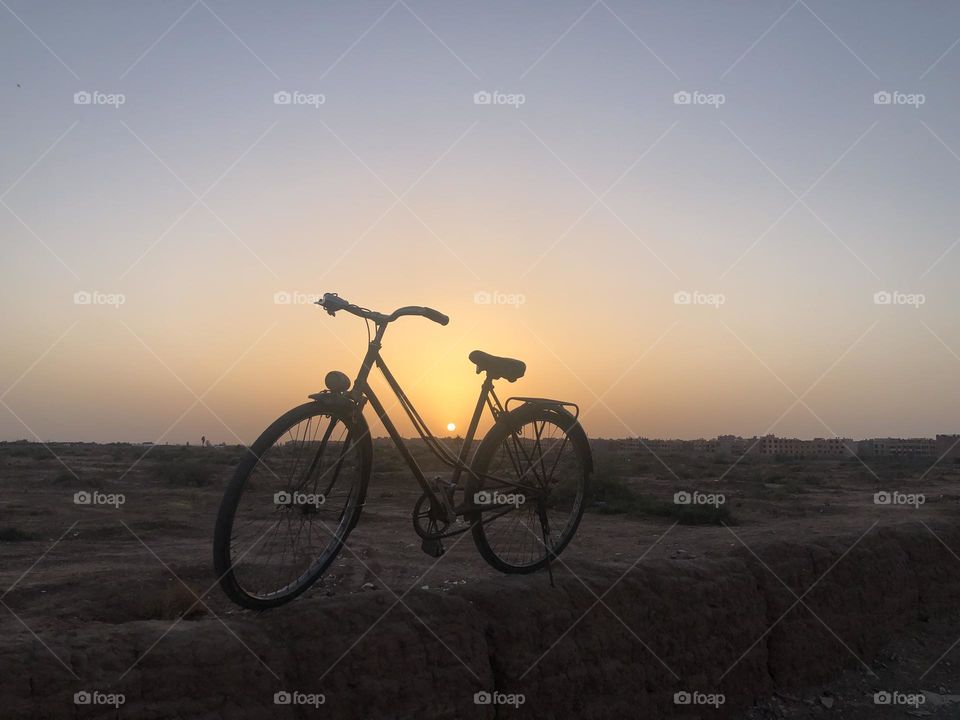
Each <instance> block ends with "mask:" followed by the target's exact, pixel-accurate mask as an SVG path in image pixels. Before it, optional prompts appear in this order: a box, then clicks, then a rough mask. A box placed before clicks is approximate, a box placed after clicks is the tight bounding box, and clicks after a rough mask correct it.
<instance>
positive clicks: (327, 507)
mask: <svg viewBox="0 0 960 720" xmlns="http://www.w3.org/2000/svg"><path fill="white" fill-rule="evenodd" d="M316 304H317V305H320V306H321V307H323V308H324V309H325V310H326V311H327V312H328V313H329V314H330V315H334V314H336V313H337V312H340V311H344V312H347V313H350V314H352V315H356V316H357V317H361V318H363V319H364V320H365V321H367V330H368V336H369V337H368V340H369V342H368V346H367V352H366V355H365V356H364V359H363V362H362V364H361V366H360V370H359V371H358V373H357V376H356V379H355V380H354V381H353V387H352V389H351V383H350V379H349V377H347V375H345V374H344V373H342V372H339V371H336V370H334V371H331V372H329V373H328V374H327V376H326V386H327V389H326V390H324V391H323V392H319V393H316V394H313V395H310V396H309V397H310V402H308V403H304V404H303V405H300V406H298V407H295V408H293V409H292V410H290V411H289V412H287V413H285V414H284V415H282V416H281V417H280V418H279V419H277V420H276V421H275V422H274V423H273V424H272V425H270V427H268V428H267V429H266V430H264V431H263V433H262V434H261V435H260V437H259V438H258V439H257V440H256V442H254V444H253V445H252V446H251V447H250V448H249V449H248V451H247V452H246V453H245V455H244V458H243V459H242V461H241V462H240V464H239V465H238V466H237V470H236V472H235V474H234V477H233V479H232V480H231V482H230V484H229V485H228V487H227V489H226V492H225V494H224V497H223V500H222V502H221V505H220V512H219V514H218V516H217V524H216V530H215V533H214V566H215V569H216V573H217V576H218V577H219V578H220V585H221V587H222V588H223V590H224V592H225V593H226V594H227V595H228V596H229V597H230V598H231V599H232V600H233V601H234V602H236V603H237V604H239V605H242V606H244V607H249V608H256V609H266V608H271V607H276V606H278V605H282V604H283V603H286V602H289V601H290V600H292V599H293V598H295V597H297V596H298V595H300V594H301V593H303V592H304V591H305V590H307V588H309V587H310V586H311V585H312V584H313V583H315V582H316V581H317V580H318V579H319V578H320V577H321V576H322V575H323V573H324V572H325V571H326V570H327V568H329V567H330V564H331V563H332V562H333V561H334V559H335V558H336V557H337V554H338V553H339V552H340V550H341V549H342V548H343V545H344V543H345V541H346V539H347V536H348V535H349V534H350V531H351V530H352V529H353V528H354V527H355V526H356V524H357V521H358V520H359V519H360V513H361V511H362V510H363V506H364V503H365V498H366V493H367V485H368V483H369V481H370V475H371V472H372V466H373V443H372V440H371V437H370V429H369V427H368V425H367V422H366V420H365V419H364V417H363V409H364V407H365V405H366V403H367V402H369V403H370V405H371V407H372V408H373V410H374V412H375V413H376V414H377V417H379V419H380V421H381V423H382V424H383V426H384V428H385V429H386V431H387V433H388V434H389V436H390V438H391V439H392V440H393V442H394V444H395V445H396V447H397V450H398V451H399V453H400V455H401V457H402V458H403V459H404V460H405V461H406V464H407V465H408V466H409V468H410V472H412V473H413V476H414V478H415V479H416V481H417V483H418V484H419V485H420V487H421V488H422V490H423V494H422V495H421V496H420V498H419V499H418V500H417V502H416V505H415V506H414V510H413V526H414V529H415V531H416V532H417V534H418V535H419V536H420V537H421V538H422V545H421V547H422V549H423V551H424V552H426V553H427V554H429V555H431V556H433V557H439V556H440V555H442V554H443V552H444V549H443V539H444V538H448V537H452V536H454V535H459V534H460V533H464V532H467V531H472V533H473V540H474V543H475V544H476V546H477V549H478V550H479V551H480V554H481V555H482V556H483V558H484V559H485V560H486V561H487V562H488V563H490V565H492V566H493V567H495V568H497V569H498V570H500V571H502V572H505V573H530V572H534V571H536V570H539V569H541V568H543V567H546V568H547V569H548V570H549V569H550V562H551V560H552V559H554V558H556V556H557V555H559V554H560V552H562V551H563V549H564V548H565V547H566V546H567V544H568V543H569V542H570V540H571V538H572V537H573V535H574V533H575V532H576V530H577V526H578V525H579V523H580V518H581V516H582V515H583V508H584V497H585V494H586V488H587V483H588V482H589V481H590V476H591V473H592V471H593V458H592V454H591V451H590V444H589V441H588V440H587V436H586V433H585V432H584V431H583V428H582V427H581V425H580V423H579V422H578V419H577V418H578V415H579V408H578V407H577V406H576V405H575V404H574V403H570V402H564V401H560V400H550V399H546V398H531V397H512V398H509V399H507V401H506V402H505V403H501V402H500V399H499V398H498V397H497V394H496V392H495V391H494V387H493V383H494V381H495V380H499V379H504V380H507V381H509V382H515V381H516V380H518V379H519V378H521V377H523V375H524V373H525V372H526V365H525V364H524V363H523V362H521V361H520V360H514V359H512V358H505V357H497V356H495V355H488V354H487V353H484V352H481V351H479V350H475V351H474V352H472V353H470V357H469V359H470V360H471V361H472V362H473V363H474V364H475V365H476V369H477V373H478V374H479V373H481V372H482V373H485V377H484V380H483V384H482V385H481V387H480V396H479V398H478V399H477V404H476V407H475V408H474V411H473V416H472V418H471V420H470V425H469V427H468V428H467V432H466V436H465V437H464V440H463V443H462V445H461V447H460V450H459V453H458V454H456V455H454V454H453V453H452V452H450V450H448V449H447V448H446V447H445V446H444V445H443V444H442V443H441V442H440V441H439V440H437V438H436V437H434V435H433V434H431V432H430V430H429V429H428V428H427V426H426V424H425V423H424V421H423V419H422V418H421V417H420V414H419V413H418V412H417V411H416V409H415V408H414V407H413V404H412V403H411V402H410V399H409V398H408V397H407V396H406V394H405V393H404V391H403V389H402V388H401V387H400V385H399V383H398V382H397V380H396V379H395V378H394V377H393V374H392V373H391V372H390V370H389V369H388V368H387V366H386V363H384V361H383V358H382V357H381V356H380V349H381V343H382V340H383V336H384V333H385V332H386V329H387V326H388V325H389V324H390V323H392V322H394V321H395V320H397V319H399V318H401V317H406V316H411V315H418V316H421V317H425V318H428V319H429V320H432V321H433V322H436V323H439V324H440V325H446V324H447V323H448V322H449V318H448V317H447V316H446V315H444V314H442V313H440V312H438V311H437V310H433V309H431V308H427V307H414V306H409V307H402V308H399V309H398V310H396V311H394V312H393V313H391V314H389V315H385V314H383V313H379V312H374V311H372V310H367V309H365V308H361V307H358V306H357V305H353V304H351V303H348V302H347V301H346V300H344V299H343V298H341V297H339V296H338V295H336V294H335V293H326V294H325V295H324V296H323V299H322V300H320V301H318V302H317V303H316ZM371 323H372V324H373V326H374V328H375V331H374V332H372V333H370V324H371ZM374 366H376V367H377V368H379V370H380V371H381V373H382V374H383V377H384V378H385V379H386V381H387V383H388V384H389V386H390V388H391V389H392V390H393V392H394V394H395V395H396V397H397V401H398V403H399V404H400V405H401V406H402V407H403V409H404V411H405V412H406V414H407V416H408V417H409V419H410V421H411V422H412V423H413V426H414V428H415V429H416V430H417V433H418V434H419V435H420V437H421V438H422V439H423V441H424V443H425V444H426V446H427V448H429V450H430V451H431V452H432V453H433V454H434V455H435V456H436V457H437V458H438V459H439V460H440V461H441V462H442V463H444V464H445V465H447V466H449V467H450V468H451V469H452V475H451V477H450V479H449V480H441V479H440V478H439V477H438V478H434V479H432V480H427V478H426V477H425V475H424V473H423V470H422V469H421V468H420V466H419V464H418V463H417V461H416V460H415V459H414V457H413V455H412V454H411V452H410V450H409V449H408V447H407V445H406V443H405V442H404V439H403V438H402V437H401V436H400V434H399V432H398V431H397V428H396V426H395V425H394V424H393V422H392V421H391V419H390V417H389V416H388V415H387V411H386V409H385V408H384V406H383V403H382V402H381V401H380V399H379V398H378V397H377V396H376V394H375V393H374V392H373V389H372V388H371V387H370V385H369V384H368V383H367V378H368V376H369V374H370V371H371V369H372V368H373V367H374ZM511 403H517V406H516V407H514V408H513V409H511V408H510V405H511ZM485 407H486V408H488V409H489V410H490V412H491V414H492V416H493V419H494V422H493V426H492V427H491V429H490V430H489V431H488V432H487V434H486V435H485V436H484V438H483V439H482V440H481V441H480V443H479V445H478V447H477V450H476V452H475V453H474V454H473V457H472V459H471V460H470V462H469V463H468V458H469V455H470V449H471V447H472V445H473V442H474V439H475V436H476V431H477V427H478V425H479V423H480V419H481V416H482V414H483V411H484V408H485ZM461 478H465V482H463V483H461V482H460V481H461ZM551 580H552V573H551Z"/></svg>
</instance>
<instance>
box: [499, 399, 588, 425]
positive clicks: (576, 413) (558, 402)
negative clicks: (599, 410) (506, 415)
mask: <svg viewBox="0 0 960 720" xmlns="http://www.w3.org/2000/svg"><path fill="white" fill-rule="evenodd" d="M511 402H518V403H534V404H537V405H555V406H557V407H562V408H573V417H574V419H577V418H579V417H580V406H579V405H577V404H576V403H575V402H569V401H567V400H553V399H551V398H539V397H519V396H514V397H509V398H507V401H506V402H505V403H504V405H503V407H504V409H505V410H506V411H507V412H510V403H511Z"/></svg>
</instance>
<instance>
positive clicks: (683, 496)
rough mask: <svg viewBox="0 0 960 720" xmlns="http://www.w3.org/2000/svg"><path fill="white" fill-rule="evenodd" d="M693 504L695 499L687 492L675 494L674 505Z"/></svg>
mask: <svg viewBox="0 0 960 720" xmlns="http://www.w3.org/2000/svg"><path fill="white" fill-rule="evenodd" d="M691 502H693V498H692V497H691V496H690V493H688V492H687V491H686V490H681V491H680V492H675V493H674V494H673V504H674V505H689V504H690V503H691Z"/></svg>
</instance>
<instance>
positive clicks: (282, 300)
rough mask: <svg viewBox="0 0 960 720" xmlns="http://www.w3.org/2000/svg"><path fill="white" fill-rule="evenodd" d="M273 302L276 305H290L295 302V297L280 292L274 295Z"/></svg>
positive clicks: (282, 291)
mask: <svg viewBox="0 0 960 720" xmlns="http://www.w3.org/2000/svg"><path fill="white" fill-rule="evenodd" d="M273 302H274V304H275V305H290V304H291V303H292V302H293V296H292V295H290V293H288V292H287V291H286V290H280V291H279V292H275V293H274V294H273Z"/></svg>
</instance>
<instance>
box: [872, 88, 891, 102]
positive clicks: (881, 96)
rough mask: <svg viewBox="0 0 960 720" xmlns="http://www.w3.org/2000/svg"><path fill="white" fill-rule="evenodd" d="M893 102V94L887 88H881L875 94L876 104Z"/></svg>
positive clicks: (874, 100)
mask: <svg viewBox="0 0 960 720" xmlns="http://www.w3.org/2000/svg"><path fill="white" fill-rule="evenodd" d="M892 102H893V95H891V94H890V93H889V92H887V91H886V90H881V91H879V92H875V93H874V94H873V104H874V105H889V104H890V103H892Z"/></svg>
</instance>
